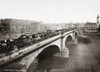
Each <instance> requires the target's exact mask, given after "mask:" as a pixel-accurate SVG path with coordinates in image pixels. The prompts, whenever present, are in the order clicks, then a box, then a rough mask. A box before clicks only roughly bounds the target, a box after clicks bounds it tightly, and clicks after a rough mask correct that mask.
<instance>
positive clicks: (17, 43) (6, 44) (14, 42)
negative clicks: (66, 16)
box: [0, 29, 70, 54]
mask: <svg viewBox="0 0 100 72" xmlns="http://www.w3.org/2000/svg"><path fill="white" fill-rule="evenodd" d="M68 30H70V29H60V30H55V31H51V30H47V31H46V32H41V33H37V34H32V35H25V34H22V35H21V36H20V37H18V38H17V39H12V38H11V37H10V38H6V39H4V40H2V41H0V53H6V54H10V53H12V52H14V51H19V50H20V49H23V48H24V47H26V46H29V45H32V44H35V43H37V42H39V41H42V40H45V39H47V38H50V37H53V36H56V35H59V34H62V33H64V32H66V31H68Z"/></svg>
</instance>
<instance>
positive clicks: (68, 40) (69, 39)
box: [65, 35, 73, 47]
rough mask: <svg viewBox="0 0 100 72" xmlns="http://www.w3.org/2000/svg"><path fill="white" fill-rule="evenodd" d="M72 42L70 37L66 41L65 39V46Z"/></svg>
mask: <svg viewBox="0 0 100 72" xmlns="http://www.w3.org/2000/svg"><path fill="white" fill-rule="evenodd" d="M72 40H73V38H72V36H71V35H69V36H67V37H66V39H65V46H66V47H67V45H68V44H69V43H70V42H71V41H72Z"/></svg>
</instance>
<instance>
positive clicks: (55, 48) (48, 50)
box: [37, 45, 60, 61]
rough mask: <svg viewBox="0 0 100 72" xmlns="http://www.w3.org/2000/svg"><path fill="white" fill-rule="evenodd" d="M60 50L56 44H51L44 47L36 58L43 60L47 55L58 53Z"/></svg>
mask: <svg viewBox="0 0 100 72" xmlns="http://www.w3.org/2000/svg"><path fill="white" fill-rule="evenodd" d="M58 52H60V49H59V47H58V46H56V45H52V46H49V47H47V48H45V49H44V50H43V51H42V52H41V53H40V54H39V55H38V56H37V58H38V60H39V61H40V60H43V59H45V58H46V57H49V56H53V55H54V54H55V53H58Z"/></svg>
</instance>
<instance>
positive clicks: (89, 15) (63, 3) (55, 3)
mask: <svg viewBox="0 0 100 72" xmlns="http://www.w3.org/2000/svg"><path fill="white" fill-rule="evenodd" d="M99 3H100V0H0V18H16V19H28V20H36V21H43V22H45V23H46V22H47V23H63V22H64V23H68V22H87V21H89V22H96V17H97V15H98V14H99V15H100V4H99Z"/></svg>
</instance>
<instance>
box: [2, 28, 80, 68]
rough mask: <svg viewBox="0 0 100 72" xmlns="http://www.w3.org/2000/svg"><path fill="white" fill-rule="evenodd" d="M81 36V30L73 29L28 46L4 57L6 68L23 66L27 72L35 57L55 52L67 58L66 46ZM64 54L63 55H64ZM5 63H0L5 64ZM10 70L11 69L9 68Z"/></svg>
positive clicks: (67, 50)
mask: <svg viewBox="0 0 100 72" xmlns="http://www.w3.org/2000/svg"><path fill="white" fill-rule="evenodd" d="M80 35H81V29H74V30H70V31H68V32H65V33H63V34H61V33H60V34H59V35H57V36H54V37H51V38H48V39H46V40H43V41H41V42H39V43H36V44H34V45H31V46H28V47H26V48H24V49H23V50H20V51H18V52H17V53H15V54H12V55H10V56H9V57H6V58H5V59H6V61H7V59H8V66H9V67H10V66H14V65H17V66H19V67H21V66H23V67H22V69H24V70H28V68H29V67H30V65H31V63H32V62H33V61H34V60H35V58H36V57H39V58H40V59H41V58H43V57H46V56H49V55H54V54H55V53H57V52H60V56H62V57H69V52H70V51H69V49H68V48H67V44H68V43H70V42H71V41H75V40H77V38H78V36H80ZM65 52H66V54H63V53H65ZM6 61H4V62H2V64H3V63H5V64H6ZM9 64H10V65H9ZM11 68H12V67H11Z"/></svg>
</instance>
